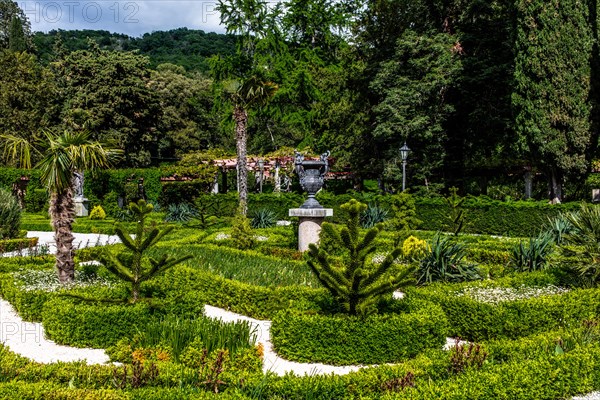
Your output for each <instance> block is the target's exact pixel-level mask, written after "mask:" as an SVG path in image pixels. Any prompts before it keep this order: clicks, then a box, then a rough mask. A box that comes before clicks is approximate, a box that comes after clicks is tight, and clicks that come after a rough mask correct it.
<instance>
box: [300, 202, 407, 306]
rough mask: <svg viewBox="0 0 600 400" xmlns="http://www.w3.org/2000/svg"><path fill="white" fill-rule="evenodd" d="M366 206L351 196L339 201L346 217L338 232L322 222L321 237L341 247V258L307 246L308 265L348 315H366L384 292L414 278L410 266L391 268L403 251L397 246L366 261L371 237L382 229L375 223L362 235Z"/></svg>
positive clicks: (373, 248) (388, 291) (388, 292)
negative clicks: (376, 260)
mask: <svg viewBox="0 0 600 400" xmlns="http://www.w3.org/2000/svg"><path fill="white" fill-rule="evenodd" d="M366 208H367V206H366V205H365V204H363V203H360V202H358V201H356V200H354V199H352V200H350V201H349V202H348V203H346V204H344V205H342V210H344V211H346V212H347V213H348V215H349V217H348V220H347V221H346V226H344V227H343V228H342V229H341V230H340V231H339V232H338V230H337V229H336V228H335V227H334V226H333V225H332V224H329V223H327V222H325V223H323V227H322V231H321V237H324V238H327V239H329V241H331V242H332V243H333V244H334V245H335V246H337V247H338V248H339V249H343V251H344V255H343V256H342V259H341V260H336V259H334V258H330V257H329V255H328V252H327V251H325V250H323V249H319V248H318V247H317V246H316V245H315V244H314V243H311V244H310V245H309V246H308V255H309V257H310V259H309V260H308V266H309V267H310V268H311V270H312V271H313V273H314V274H315V276H316V277H317V278H318V279H319V282H321V284H322V285H323V286H324V287H325V288H326V289H327V290H329V292H330V293H331V294H332V296H333V297H334V298H335V299H336V300H337V301H339V303H340V304H341V305H342V306H343V307H344V310H345V311H346V312H347V313H349V314H350V315H366V314H369V313H371V312H373V311H375V310H374V305H375V303H376V302H377V301H378V300H379V299H380V298H381V297H382V296H383V295H385V294H391V293H392V292H393V291H394V290H396V289H398V288H400V287H402V286H406V285H408V284H410V283H412V281H413V279H412V276H411V275H412V273H413V269H412V268H411V267H409V266H405V267H404V268H403V269H401V270H400V269H398V268H392V267H393V266H394V264H393V263H394V260H395V259H396V258H398V256H400V255H401V254H402V249H400V248H396V249H394V250H392V252H390V253H389V254H388V255H387V256H386V257H385V259H384V260H383V261H382V262H381V264H379V265H375V266H369V265H367V264H366V259H367V256H369V255H370V254H372V253H373V252H374V251H375V245H374V240H375V238H376V237H377V235H378V234H379V232H380V231H381V229H382V226H381V225H378V226H377V227H375V228H371V229H369V230H368V231H367V232H366V233H365V234H364V236H363V237H361V235H360V233H359V220H360V214H361V213H362V212H363V211H364V210H365V209H366Z"/></svg>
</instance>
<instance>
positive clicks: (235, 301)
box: [142, 266, 333, 319]
mask: <svg viewBox="0 0 600 400" xmlns="http://www.w3.org/2000/svg"><path fill="white" fill-rule="evenodd" d="M142 291H143V292H144V293H145V294H147V295H152V297H153V298H155V299H160V303H161V305H162V309H163V310H164V312H165V313H169V312H172V313H176V314H178V315H185V316H190V317H193V316H195V315H198V314H199V313H202V310H203V308H204V304H210V305H212V306H215V307H221V308H225V309H227V310H231V311H234V312H236V313H240V314H243V315H246V316H250V317H253V318H259V319H271V318H273V317H274V316H275V315H276V314H277V313H278V312H279V311H282V310H287V309H290V308H294V309H298V310H314V311H320V310H322V309H327V310H330V309H332V303H333V299H332V298H331V296H330V295H329V293H328V292H327V291H326V290H325V289H311V288H307V287H303V286H283V287H277V288H267V287H261V286H254V285H250V284H246V283H241V282H237V281H234V280H230V279H225V278H222V277H220V276H217V275H215V274H214V273H211V272H207V271H201V270H198V269H195V268H190V267H185V266H177V267H174V268H173V269H171V270H169V271H167V272H166V273H165V274H164V275H163V276H159V277H157V278H156V279H154V280H152V281H150V282H147V283H146V284H145V285H143V286H142Z"/></svg>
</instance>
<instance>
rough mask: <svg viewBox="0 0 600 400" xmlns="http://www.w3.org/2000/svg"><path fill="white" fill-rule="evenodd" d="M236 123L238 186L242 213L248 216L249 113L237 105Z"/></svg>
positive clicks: (234, 111) (234, 116) (234, 112)
mask: <svg viewBox="0 0 600 400" xmlns="http://www.w3.org/2000/svg"><path fill="white" fill-rule="evenodd" d="M233 119H234V121H235V141H236V147H237V186H238V194H239V197H240V204H239V208H240V212H241V213H242V214H243V215H246V212H247V211H248V170H247V169H246V154H247V150H246V142H247V127H248V112H247V111H246V110H245V109H244V107H242V106H240V105H236V106H235V108H234V109H233Z"/></svg>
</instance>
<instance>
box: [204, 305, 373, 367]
mask: <svg viewBox="0 0 600 400" xmlns="http://www.w3.org/2000/svg"><path fill="white" fill-rule="evenodd" d="M204 314H205V315H206V316H207V317H211V318H215V319H221V320H222V321H223V322H237V321H248V322H250V324H251V329H256V343H257V344H258V343H261V344H262V345H263V349H264V357H263V371H264V372H267V371H270V372H273V373H275V374H277V375H279V376H283V375H285V374H286V373H288V372H293V373H295V374H296V375H305V374H308V375H324V374H332V373H333V374H336V375H344V374H347V373H348V372H351V371H357V370H359V369H360V368H362V367H363V366H360V365H354V366H343V367H338V366H334V365H325V364H319V363H299V362H294V361H288V360H284V359H283V358H281V357H279V356H278V355H277V354H276V353H275V352H274V351H273V345H272V344H271V321H266V320H259V319H254V318H249V317H246V316H243V315H240V314H236V313H234V312H231V311H227V310H223V309H222V308H218V307H213V306H209V305H205V306H204Z"/></svg>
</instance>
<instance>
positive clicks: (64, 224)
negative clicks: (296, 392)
mask: <svg viewBox="0 0 600 400" xmlns="http://www.w3.org/2000/svg"><path fill="white" fill-rule="evenodd" d="M49 213H50V221H51V224H52V229H54V241H55V242H56V270H57V272H58V279H59V281H60V283H67V282H72V281H73V279H74V278H75V262H74V261H73V239H74V237H73V221H74V219H75V203H74V202H73V190H72V189H70V188H69V189H67V190H66V191H65V192H64V193H52V196H51V198H50V209H49Z"/></svg>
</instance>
